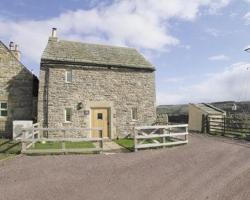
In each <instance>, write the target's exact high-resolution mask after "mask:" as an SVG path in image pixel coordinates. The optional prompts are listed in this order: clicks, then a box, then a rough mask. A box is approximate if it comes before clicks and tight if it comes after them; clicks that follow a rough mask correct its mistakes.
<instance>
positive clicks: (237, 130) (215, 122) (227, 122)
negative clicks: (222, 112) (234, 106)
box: [207, 116, 250, 139]
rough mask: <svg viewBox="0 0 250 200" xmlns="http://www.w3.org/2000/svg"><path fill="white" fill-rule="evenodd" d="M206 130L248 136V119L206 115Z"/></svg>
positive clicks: (249, 130) (249, 123) (230, 135)
mask: <svg viewBox="0 0 250 200" xmlns="http://www.w3.org/2000/svg"><path fill="white" fill-rule="evenodd" d="M207 132H208V133H210V134H220V135H223V136H229V137H237V138H243V139H244V138H248V137H250V121H249V119H238V118H233V117H227V116H224V117H216V116H208V118H207Z"/></svg>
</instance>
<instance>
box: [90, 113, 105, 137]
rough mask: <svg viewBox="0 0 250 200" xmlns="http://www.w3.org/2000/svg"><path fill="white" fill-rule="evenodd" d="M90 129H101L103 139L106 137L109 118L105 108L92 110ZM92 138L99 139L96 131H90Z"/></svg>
mask: <svg viewBox="0 0 250 200" xmlns="http://www.w3.org/2000/svg"><path fill="white" fill-rule="evenodd" d="M91 118H92V120H91V126H92V128H102V129H103V131H102V135H103V137H108V129H109V116H108V109H107V108H93V109H92V112H91ZM92 137H99V134H98V131H92Z"/></svg>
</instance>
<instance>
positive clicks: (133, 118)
mask: <svg viewBox="0 0 250 200" xmlns="http://www.w3.org/2000/svg"><path fill="white" fill-rule="evenodd" d="M134 110H135V111H136V114H135V115H136V117H135V116H134V114H133V111H134ZM131 118H132V121H137V120H138V108H136V107H133V108H131Z"/></svg>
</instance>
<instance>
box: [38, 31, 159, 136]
mask: <svg viewBox="0 0 250 200" xmlns="http://www.w3.org/2000/svg"><path fill="white" fill-rule="evenodd" d="M55 31H56V30H55V29H54V30H53V32H52V37H50V38H49V41H48V44H47V46H46V48H45V50H44V52H43V55H42V58H41V68H40V86H39V100H38V120H39V122H40V124H41V125H42V126H43V127H51V128H55V127H67V128H69V127H83V128H97V127H100V128H103V135H104V137H109V138H115V137H117V136H124V135H126V134H128V133H131V129H132V127H133V126H134V125H150V124H152V123H154V122H155V119H156V109H155V73H154V71H155V68H154V67H153V66H152V65H151V64H150V63H149V62H148V61H147V60H146V59H145V58H144V57H143V56H142V55H141V54H140V53H139V52H138V51H137V50H135V49H133V48H126V47H115V46H109V45H99V44H87V43H80V42H72V41H65V40H59V39H58V38H57V37H56V32H55ZM89 134H90V136H95V133H93V132H92V133H91V132H90V133H89Z"/></svg>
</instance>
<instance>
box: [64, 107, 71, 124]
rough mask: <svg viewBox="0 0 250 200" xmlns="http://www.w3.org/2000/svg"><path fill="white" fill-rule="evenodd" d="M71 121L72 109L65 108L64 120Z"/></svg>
mask: <svg viewBox="0 0 250 200" xmlns="http://www.w3.org/2000/svg"><path fill="white" fill-rule="evenodd" d="M71 121H72V109H71V108H65V122H71Z"/></svg>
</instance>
